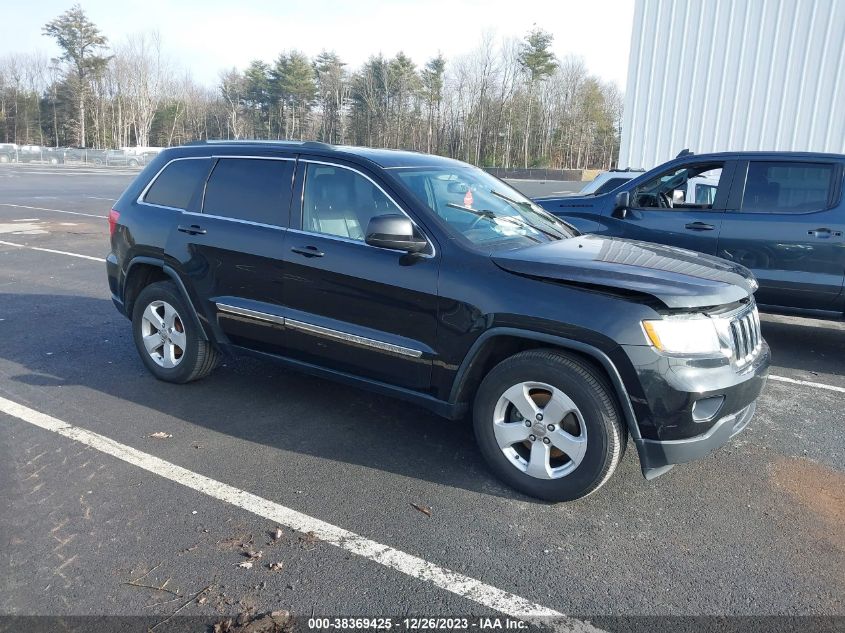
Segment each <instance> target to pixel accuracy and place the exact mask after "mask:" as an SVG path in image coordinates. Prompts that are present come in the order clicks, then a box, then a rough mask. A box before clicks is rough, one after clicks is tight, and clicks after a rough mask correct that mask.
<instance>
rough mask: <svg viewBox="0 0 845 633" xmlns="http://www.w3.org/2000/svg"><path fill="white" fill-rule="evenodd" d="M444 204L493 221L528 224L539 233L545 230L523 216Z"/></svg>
mask: <svg viewBox="0 0 845 633" xmlns="http://www.w3.org/2000/svg"><path fill="white" fill-rule="evenodd" d="M446 206H447V207H450V208H452V209H458V210H460V211H466V212H467V213H472V214H473V215H477V216H478V217H480V218H484V219H486V220H492V221H494V222H498V221H501V222H510V223H511V224H515V225H516V226H528V227H531V228H532V229H534V230H535V231H540V233H545V231H543V230H541V229H538V228H537V227H535V226H534V225H532V224H530V223H529V222H527V221H526V220H525V219H524V218H519V219H517V218H514V217H511V216H508V215H498V214H496V213H493V212H492V211H487V210H486V209H473V208H472V207H465V206H463V205H460V204H454V203H452V202H447V203H446ZM522 237H527V238H528V239H529V240H534V241H535V242H539V241H540V240H538V239H537V238H536V237H534V236H532V235H523V236H522Z"/></svg>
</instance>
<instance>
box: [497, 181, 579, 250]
mask: <svg viewBox="0 0 845 633" xmlns="http://www.w3.org/2000/svg"><path fill="white" fill-rule="evenodd" d="M490 193H492V194H493V195H494V196H496V197H497V198H501V199H502V200H504V201H505V202H509V203H511V204H513V205H516V206H519V207H522V208H523V209H528V210H529V211H531V212H532V213H534V214H535V215H538V216H539V217H541V218H543V219H544V220H545V221H546V222H549V223H550V224H552V223H554V224H565V225H566V226H567V227H568V226H569V224H566V223H565V222H563V221H561V220H560V219H558V218H556V217H555V216H553V215H552V214H551V213H548V212H547V211H543V213H540V212H539V211H537V210H536V209H535V208H534V204H533V203H531V202H528V201H523V202H520V201H519V200H514V199H513V198H509V197H508V196H506V195H505V194H503V193H499V192H498V191H495V190H493V189H491V190H490ZM546 216H548V217H546ZM523 222H525V224H527V225H528V226H530V227H531V228H532V229H534V230H535V231H539V232H540V233H543V234H544V235H548V236H549V237H554V238H556V239H561V234H560V233H552V232H551V231H547V230H544V229H541V228H540V227H539V226H536V225H534V224H532V223H531V222H529V221H528V220H526V219H524V218H523Z"/></svg>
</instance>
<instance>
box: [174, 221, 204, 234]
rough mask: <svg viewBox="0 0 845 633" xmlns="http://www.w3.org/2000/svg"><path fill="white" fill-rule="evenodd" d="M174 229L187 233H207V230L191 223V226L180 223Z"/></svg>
mask: <svg viewBox="0 0 845 633" xmlns="http://www.w3.org/2000/svg"><path fill="white" fill-rule="evenodd" d="M176 230H177V231H182V233H187V234H188V235H205V234H206V233H208V231H206V230H205V229H204V228H202V227H201V226H199V225H198V224H192V225H191V226H185V225H184V224H180V225H179V226H177V227H176Z"/></svg>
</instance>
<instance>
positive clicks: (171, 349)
mask: <svg viewBox="0 0 845 633" xmlns="http://www.w3.org/2000/svg"><path fill="white" fill-rule="evenodd" d="M141 340H142V341H143V342H144V348H145V349H146V350H147V353H148V354H149V355H150V358H152V359H153V361H155V363H156V364H157V365H159V366H160V367H164V368H165V369H172V368H173V367H176V366H177V365H178V364H179V363H180V362H181V361H182V358H183V357H184V356H185V345H186V340H187V337H186V336H185V324H184V322H183V321H182V317H180V316H179V313H178V312H177V311H176V309H175V308H174V307H173V306H172V305H170V304H169V303H167V302H166V301H160V300H159V301H153V302H152V303H150V304H149V305H148V306H147V307H146V309H145V310H144V314H143V316H142V318H141Z"/></svg>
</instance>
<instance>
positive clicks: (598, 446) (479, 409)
mask: <svg viewBox="0 0 845 633" xmlns="http://www.w3.org/2000/svg"><path fill="white" fill-rule="evenodd" d="M473 424H474V427H475V436H476V439H477V440H478V444H479V447H480V449H481V453H482V454H483V455H484V457H485V459H486V460H487V463H488V464H489V465H490V467H491V468H492V470H493V471H494V472H495V474H496V475H497V476H498V477H499V478H500V479H502V480H503V481H505V482H506V483H507V484H509V485H510V486H513V487H514V488H516V489H518V490H520V491H522V492H524V493H525V494H528V495H531V496H532V497H539V498H541V499H545V500H547V501H571V500H573V499H578V498H580V497H585V496H587V495H588V494H590V493H592V492H595V491H596V490H598V489H599V488H600V487H601V486H602V485H604V483H605V482H606V481H607V480H608V479H610V476H611V475H612V474H613V471H614V470H616V466H617V464H618V463H619V461H620V459H621V458H622V455H623V453H624V450H625V444H626V442H627V439H628V436H627V431H626V429H625V427H624V426H623V424H622V422H621V415H620V412H619V409H618V406H617V404H616V401H615V399H614V398H613V396H612V395H611V390H610V387H609V386H608V384H607V382H606V381H605V379H604V378H603V377H602V376H600V375H599V374H598V373H597V372H596V371H595V370H593V369H592V368H591V367H589V366H588V365H587V364H585V363H584V362H582V361H580V360H578V359H577V358H574V357H571V356H568V355H566V354H563V353H560V352H557V351H554V350H532V351H527V352H521V353H519V354H516V355H514V356H511V357H510V358H507V359H505V360H504V361H502V362H501V363H499V364H498V365H496V367H494V368H493V369H492V370H491V371H490V373H488V374H487V376H486V377H485V378H484V380H483V381H482V383H481V386H480V387H479V389H478V392H477V394H476V397H475V406H474V410H473Z"/></svg>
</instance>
